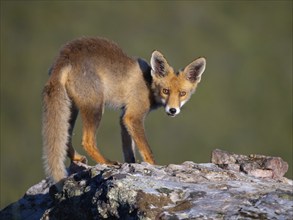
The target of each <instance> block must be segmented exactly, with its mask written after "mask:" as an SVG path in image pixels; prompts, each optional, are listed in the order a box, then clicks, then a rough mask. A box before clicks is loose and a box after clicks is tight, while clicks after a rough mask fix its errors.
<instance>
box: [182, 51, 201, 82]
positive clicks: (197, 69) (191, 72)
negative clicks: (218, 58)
mask: <svg viewBox="0 0 293 220" xmlns="http://www.w3.org/2000/svg"><path fill="white" fill-rule="evenodd" d="M205 68H206V59H205V58H203V57H200V58H198V59H196V60H195V61H193V62H192V63H191V64H189V65H188V66H187V67H185V69H184V74H185V75H186V79H188V80H189V81H190V82H192V83H195V82H197V83H199V82H200V80H201V75H202V74H203V72H204V70H205Z"/></svg>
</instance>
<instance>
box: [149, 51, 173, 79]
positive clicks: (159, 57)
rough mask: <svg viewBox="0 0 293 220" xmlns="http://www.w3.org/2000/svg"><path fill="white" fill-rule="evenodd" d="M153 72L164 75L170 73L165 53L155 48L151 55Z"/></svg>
mask: <svg viewBox="0 0 293 220" xmlns="http://www.w3.org/2000/svg"><path fill="white" fill-rule="evenodd" d="M151 67H152V70H151V74H152V76H155V75H156V76H160V77H164V76H166V75H167V73H168V69H169V64H168V62H167V60H166V59H165V57H164V56H163V54H161V53H160V52H159V51H157V50H155V51H154V52H153V53H152V57H151Z"/></svg>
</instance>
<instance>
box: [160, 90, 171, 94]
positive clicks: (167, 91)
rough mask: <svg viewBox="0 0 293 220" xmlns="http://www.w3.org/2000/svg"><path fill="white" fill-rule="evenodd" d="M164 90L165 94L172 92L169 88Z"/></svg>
mask: <svg viewBox="0 0 293 220" xmlns="http://www.w3.org/2000/svg"><path fill="white" fill-rule="evenodd" d="M162 92H163V93H164V94H165V95H169V94H170V90H169V89H163V90H162Z"/></svg>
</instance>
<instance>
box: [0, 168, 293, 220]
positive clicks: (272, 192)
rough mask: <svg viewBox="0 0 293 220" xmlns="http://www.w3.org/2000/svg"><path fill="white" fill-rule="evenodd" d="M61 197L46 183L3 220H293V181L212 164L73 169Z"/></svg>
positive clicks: (12, 207) (6, 211)
mask: <svg viewBox="0 0 293 220" xmlns="http://www.w3.org/2000/svg"><path fill="white" fill-rule="evenodd" d="M70 170H71V171H74V172H76V171H77V170H78V172H76V173H73V174H72V175H70V176H69V177H68V178H67V179H66V181H65V185H64V187H63V190H62V191H61V192H57V190H56V188H55V187H54V186H52V185H51V186H50V184H49V183H48V182H47V181H46V180H43V181H41V182H40V183H38V184H37V185H35V186H33V187H31V188H30V189H29V190H28V191H27V192H26V194H25V196H24V197H23V198H22V199H20V200H19V201H18V202H15V203H13V204H11V205H10V206H8V207H7V208H5V209H4V210H2V211H1V214H0V219H29V220H33V219H62V220H63V219H130V220H131V219H151V220H153V219H292V216H293V209H292V208H293V192H292V187H293V183H292V180H289V179H286V178H284V177H282V178H279V179H272V178H258V177H254V176H251V175H247V174H245V173H242V172H238V171H235V170H226V169H222V168H220V167H219V166H217V165H215V164H212V163H207V164H196V163H193V162H184V163H183V164H180V165H175V164H170V165H167V166H154V165H150V164H147V163H141V164H121V165H120V166H106V165H96V166H94V167H91V166H87V165H84V164H72V165H71V167H70Z"/></svg>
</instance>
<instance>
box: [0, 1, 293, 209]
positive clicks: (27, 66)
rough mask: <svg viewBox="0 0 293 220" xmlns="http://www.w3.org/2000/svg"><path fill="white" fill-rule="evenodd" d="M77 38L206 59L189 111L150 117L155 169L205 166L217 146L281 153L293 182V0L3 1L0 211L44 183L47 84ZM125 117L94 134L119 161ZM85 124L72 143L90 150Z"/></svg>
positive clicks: (178, 62)
mask: <svg viewBox="0 0 293 220" xmlns="http://www.w3.org/2000/svg"><path fill="white" fill-rule="evenodd" d="M80 36H103V37H107V38H110V39H112V40H114V41H116V42H117V43H118V44H119V45H120V46H121V47H122V48H123V49H124V50H125V51H126V52H127V53H128V54H129V55H133V56H140V57H143V58H145V59H147V60H149V58H150V55H151V52H152V51H153V50H154V49H158V50H160V51H162V52H163V53H164V54H165V56H166V57H167V59H168V60H169V62H170V64H171V65H173V67H175V69H179V68H181V67H184V66H185V65H187V64H189V63H190V62H191V61H192V60H193V59H195V58H197V57H198V56H205V57H206V58H207V69H206V72H205V73H204V75H203V79H202V82H201V84H200V86H199V87H198V90H197V92H196V94H195V95H194V96H193V97H192V99H191V101H190V102H189V103H187V104H186V106H185V107H184V109H183V111H182V113H181V114H180V115H179V116H177V117H176V118H169V117H168V116H166V114H165V113H164V112H163V110H162V109H160V110H158V111H155V112H152V113H151V114H150V115H149V117H148V118H147V120H146V130H147V135H148V138H149V142H150V144H151V146H152V149H153V151H154V154H155V157H156V160H157V162H158V163H159V164H169V163H181V162H183V161H186V160H192V161H195V162H208V161H209V158H210V153H211V151H212V150H213V149H214V148H221V149H224V150H228V151H232V152H235V153H239V154H252V153H257V154H265V155H272V156H280V157H282V158H283V159H284V160H286V161H288V162H289V166H290V170H289V172H288V173H287V177H289V178H292V1H170V2H169V1H158V2H157V1H150V2H148V1H137V2H136V1H119V2H118V1H3V0H2V1H1V192H0V194H1V204H0V207H1V208H3V207H4V206H6V205H7V204H9V203H11V202H13V201H15V200H17V199H18V198H20V197H21V196H22V195H23V194H24V192H25V191H26V190H27V188H28V187H29V186H31V185H32V184H35V183H37V182H38V181H40V180H41V179H42V178H44V174H43V169H42V160H41V157H42V144H41V132H40V130H41V91H42V88H43V85H44V84H45V82H46V80H47V78H48V74H47V71H48V69H49V67H50V65H51V64H52V62H53V60H54V58H55V56H56V55H57V53H58V51H59V49H60V47H61V45H62V44H64V43H65V42H67V41H69V40H72V39H74V38H77V37H80ZM118 118H119V112H114V111H111V110H110V111H106V113H105V116H104V117H103V120H102V124H101V127H100V129H99V132H98V135H97V140H98V144H99V145H101V150H102V152H103V153H104V154H105V155H106V156H107V157H108V158H111V159H113V160H119V161H122V150H121V146H120V145H121V141H120V129H119V123H118ZM80 127H81V125H80V119H79V121H78V125H77V129H76V130H75V136H74V143H75V146H76V148H77V149H78V151H80V152H81V153H84V151H83V149H82V148H81V147H80V143H81V129H80ZM91 164H94V163H93V162H92V161H91Z"/></svg>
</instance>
